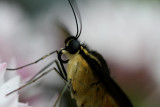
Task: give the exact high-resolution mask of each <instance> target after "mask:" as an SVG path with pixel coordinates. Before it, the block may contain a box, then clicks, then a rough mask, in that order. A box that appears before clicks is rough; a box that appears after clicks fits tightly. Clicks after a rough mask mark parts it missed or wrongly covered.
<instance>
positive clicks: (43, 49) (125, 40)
mask: <svg viewBox="0 0 160 107" xmlns="http://www.w3.org/2000/svg"><path fill="white" fill-rule="evenodd" d="M76 2H77V5H78V7H79V11H80V13H81V17H82V23H83V29H82V34H81V36H80V38H79V39H80V41H81V42H82V43H83V42H84V43H86V44H88V46H89V47H90V48H91V49H93V50H97V51H98V52H99V53H101V54H102V55H103V56H104V58H105V60H106V61H107V63H108V66H109V68H110V72H111V76H112V77H113V79H114V80H115V81H116V82H117V83H118V84H119V86H120V87H121V88H122V89H123V90H124V92H125V93H126V94H127V95H128V97H129V98H130V99H131V101H132V103H133V104H134V106H135V107H159V106H160V102H159V99H160V71H159V70H160V30H159V28H160V1H159V0H124V1H123V0H122V1H119V0H76ZM56 21H59V22H61V23H63V24H64V25H65V26H66V27H67V28H68V29H69V31H70V32H71V34H72V35H75V34H76V25H75V20H74V16H73V13H72V11H71V7H70V5H69V3H68V1H67V0H1V1H0V60H1V62H7V63H8V67H10V66H12V65H16V66H21V65H24V64H27V63H30V62H32V61H35V60H37V59H38V58H40V57H41V56H43V55H45V54H47V53H49V52H51V51H53V50H57V49H58V50H59V49H60V48H62V47H63V46H64V40H65V36H64V35H63V34H62V33H61V31H60V30H59V29H58V27H57V26H56V24H55V23H56ZM54 59H56V55H53V56H51V57H49V58H47V59H45V60H43V61H41V62H40V63H38V64H36V65H33V66H30V67H27V68H24V69H21V70H18V71H17V72H18V73H19V74H20V75H21V80H22V83H24V82H25V81H27V80H29V79H30V78H31V77H32V76H33V75H34V74H36V72H38V71H40V70H41V69H42V68H43V67H44V66H45V65H47V64H48V63H49V62H51V61H53V60H54ZM53 66H55V65H53ZM9 72H14V71H8V73H9ZM63 86H64V82H63V81H62V80H61V79H60V78H59V76H58V75H57V74H56V73H55V72H54V71H53V72H51V73H50V74H49V75H47V76H45V77H44V78H42V79H41V80H39V81H38V82H36V83H34V84H32V85H30V86H28V87H27V88H24V89H22V90H21V91H20V101H22V102H28V103H29V105H31V106H33V107H52V105H53V104H54V102H55V100H56V98H57V96H58V94H59V92H60V90H61V89H62V88H63ZM60 104H61V105H62V106H64V107H71V106H72V107H76V106H75V101H74V100H71V98H70V94H69V92H68V91H66V93H65V95H64V96H63V98H62V100H61V102H60Z"/></svg>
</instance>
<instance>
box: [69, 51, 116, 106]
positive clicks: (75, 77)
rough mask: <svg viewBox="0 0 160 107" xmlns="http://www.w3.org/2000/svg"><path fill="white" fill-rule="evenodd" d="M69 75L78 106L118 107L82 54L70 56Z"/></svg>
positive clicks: (71, 88) (72, 94)
mask: <svg viewBox="0 0 160 107" xmlns="http://www.w3.org/2000/svg"><path fill="white" fill-rule="evenodd" d="M67 77H68V80H69V81H70V90H71V96H72V98H74V99H75V100H76V102H77V105H78V107H118V106H117V104H116V103H115V102H114V100H113V98H112V97H110V95H109V94H108V93H107V92H106V90H105V88H104V86H103V84H102V83H100V81H99V80H98V79H97V78H96V76H95V75H93V72H92V70H91V68H90V67H89V65H88V63H87V62H86V61H85V60H84V59H83V57H82V56H81V55H80V54H74V55H72V56H69V62H68V64H67Z"/></svg>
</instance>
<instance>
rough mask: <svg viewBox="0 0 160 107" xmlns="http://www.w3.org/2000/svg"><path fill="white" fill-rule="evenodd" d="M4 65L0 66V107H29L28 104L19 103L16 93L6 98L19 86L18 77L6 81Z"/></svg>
mask: <svg viewBox="0 0 160 107" xmlns="http://www.w3.org/2000/svg"><path fill="white" fill-rule="evenodd" d="M6 66H7V64H6V63H2V64H0V107H31V106H28V104H23V103H20V102H19V101H18V100H19V95H18V93H17V92H15V93H13V94H11V95H9V96H6V94H8V93H9V92H11V91H13V90H15V89H16V88H18V87H19V86H20V76H19V75H15V76H14V77H13V78H11V79H9V80H6V78H5V77H6Z"/></svg>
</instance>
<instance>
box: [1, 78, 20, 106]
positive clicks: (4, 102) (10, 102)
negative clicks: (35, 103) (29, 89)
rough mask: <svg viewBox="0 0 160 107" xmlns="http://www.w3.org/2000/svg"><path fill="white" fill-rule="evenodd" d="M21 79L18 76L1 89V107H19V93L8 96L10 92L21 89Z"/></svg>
mask: <svg viewBox="0 0 160 107" xmlns="http://www.w3.org/2000/svg"><path fill="white" fill-rule="evenodd" d="M19 83H20V77H19V76H16V77H14V78H13V79H11V80H9V81H7V82H6V83H4V84H3V85H2V86H1V87H0V107H18V94H17V92H15V93H13V94H11V95H9V96H6V94H8V93H9V92H11V91H13V90H15V89H17V88H18V87H19V85H20V84H19Z"/></svg>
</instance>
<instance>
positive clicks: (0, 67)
mask: <svg viewBox="0 0 160 107" xmlns="http://www.w3.org/2000/svg"><path fill="white" fill-rule="evenodd" d="M6 66H7V64H6V63H2V64H0V86H1V85H2V84H3V82H4V74H5V70H6Z"/></svg>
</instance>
